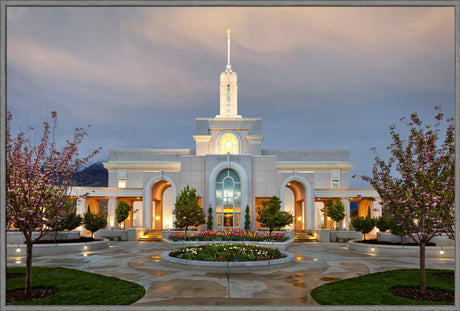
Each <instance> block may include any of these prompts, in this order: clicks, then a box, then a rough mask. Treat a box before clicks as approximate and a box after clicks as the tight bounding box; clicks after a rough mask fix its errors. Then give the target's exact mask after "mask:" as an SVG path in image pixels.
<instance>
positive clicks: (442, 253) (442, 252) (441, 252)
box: [439, 246, 444, 255]
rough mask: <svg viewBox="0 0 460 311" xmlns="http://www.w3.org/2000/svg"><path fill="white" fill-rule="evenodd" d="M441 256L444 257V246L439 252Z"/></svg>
mask: <svg viewBox="0 0 460 311" xmlns="http://www.w3.org/2000/svg"><path fill="white" fill-rule="evenodd" d="M439 254H441V255H444V250H443V249H442V246H441V250H440V251H439Z"/></svg>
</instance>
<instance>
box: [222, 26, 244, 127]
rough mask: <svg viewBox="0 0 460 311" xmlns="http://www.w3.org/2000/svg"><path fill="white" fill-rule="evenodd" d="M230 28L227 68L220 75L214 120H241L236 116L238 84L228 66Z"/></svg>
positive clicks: (228, 40) (228, 32) (230, 66)
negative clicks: (217, 109) (217, 112)
mask: <svg viewBox="0 0 460 311" xmlns="http://www.w3.org/2000/svg"><path fill="white" fill-rule="evenodd" d="M231 31H232V30H231V29H230V28H228V29H227V66H226V68H225V71H224V72H222V73H221V74H220V114H219V115H217V116H216V118H227V119H229V118H241V116H239V115H238V98H237V97H238V84H237V77H236V72H233V70H232V65H230V32H231Z"/></svg>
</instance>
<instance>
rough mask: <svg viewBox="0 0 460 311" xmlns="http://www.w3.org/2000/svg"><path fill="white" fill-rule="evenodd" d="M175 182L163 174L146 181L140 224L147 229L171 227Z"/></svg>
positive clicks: (174, 200) (155, 229)
mask: <svg viewBox="0 0 460 311" xmlns="http://www.w3.org/2000/svg"><path fill="white" fill-rule="evenodd" d="M176 193H177V191H176V184H175V183H174V181H173V180H172V179H171V178H170V177H168V176H165V175H164V174H161V175H160V176H155V177H153V178H152V179H150V181H149V182H148V183H147V185H146V187H145V193H144V198H145V200H144V202H143V213H142V225H143V227H144V228H147V229H148V230H149V231H161V230H164V229H172V228H173V214H172V212H173V209H174V204H175V202H176Z"/></svg>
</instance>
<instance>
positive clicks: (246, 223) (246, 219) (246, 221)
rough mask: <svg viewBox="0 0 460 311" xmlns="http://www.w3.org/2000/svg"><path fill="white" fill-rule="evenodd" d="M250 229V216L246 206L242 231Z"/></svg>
mask: <svg viewBox="0 0 460 311" xmlns="http://www.w3.org/2000/svg"><path fill="white" fill-rule="evenodd" d="M250 229H251V216H250V215H249V205H246V213H245V214H244V230H248V231H249V230H250Z"/></svg>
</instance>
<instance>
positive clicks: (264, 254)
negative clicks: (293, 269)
mask: <svg viewBox="0 0 460 311" xmlns="http://www.w3.org/2000/svg"><path fill="white" fill-rule="evenodd" d="M169 256H171V257H176V258H180V259H187V260H199V261H215V262H239V261H261V260H273V259H280V258H284V257H286V255H284V254H283V253H281V252H280V251H279V250H278V249H276V248H268V247H262V246H258V245H249V244H205V245H199V246H188V247H182V248H178V249H174V250H172V251H171V252H170V253H169Z"/></svg>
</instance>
